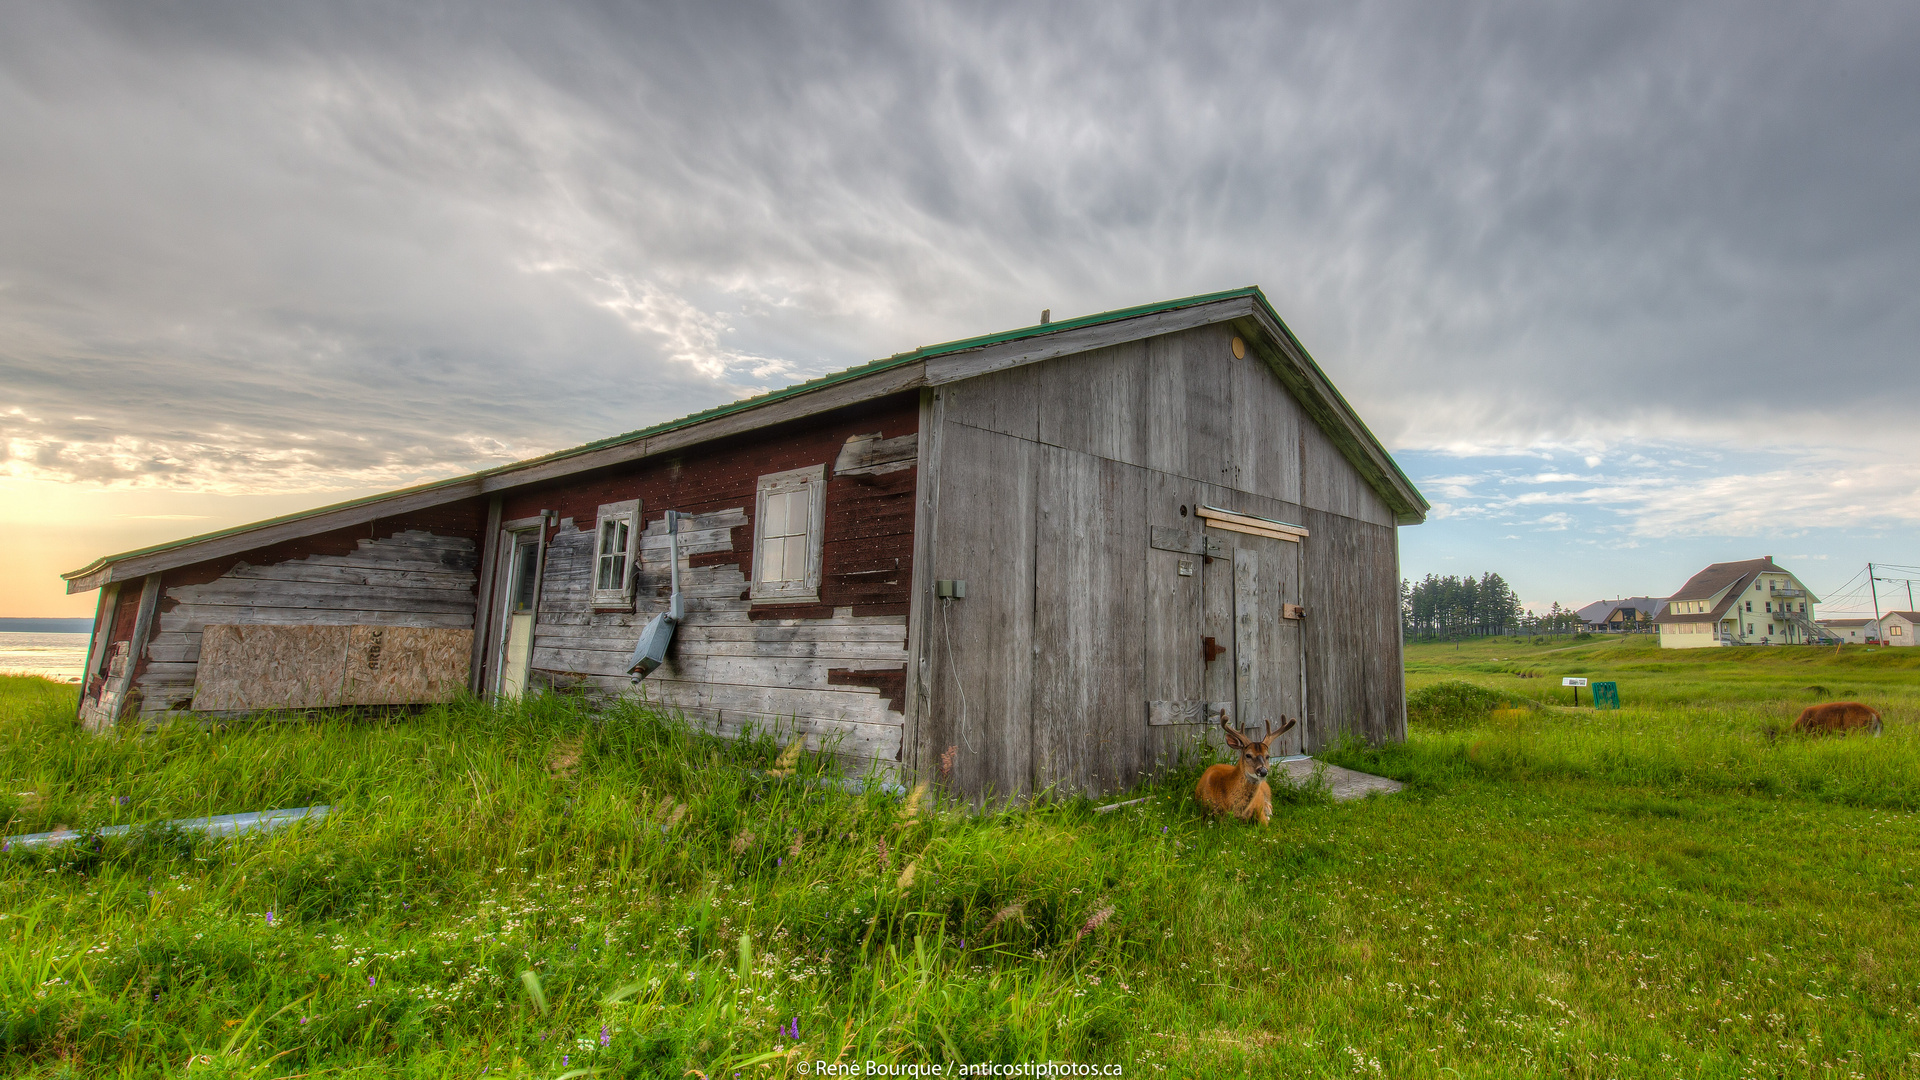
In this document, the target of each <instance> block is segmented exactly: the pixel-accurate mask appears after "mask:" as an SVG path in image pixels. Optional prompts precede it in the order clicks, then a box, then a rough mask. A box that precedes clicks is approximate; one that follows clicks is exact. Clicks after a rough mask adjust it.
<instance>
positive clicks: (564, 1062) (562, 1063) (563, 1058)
mask: <svg viewBox="0 0 1920 1080" xmlns="http://www.w3.org/2000/svg"><path fill="white" fill-rule="evenodd" d="M572 1056H573V1055H572V1054H561V1055H560V1067H561V1068H563V1069H564V1068H566V1067H567V1059H568V1058H570V1057H572Z"/></svg>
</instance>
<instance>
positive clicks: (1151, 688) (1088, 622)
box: [918, 326, 1406, 796]
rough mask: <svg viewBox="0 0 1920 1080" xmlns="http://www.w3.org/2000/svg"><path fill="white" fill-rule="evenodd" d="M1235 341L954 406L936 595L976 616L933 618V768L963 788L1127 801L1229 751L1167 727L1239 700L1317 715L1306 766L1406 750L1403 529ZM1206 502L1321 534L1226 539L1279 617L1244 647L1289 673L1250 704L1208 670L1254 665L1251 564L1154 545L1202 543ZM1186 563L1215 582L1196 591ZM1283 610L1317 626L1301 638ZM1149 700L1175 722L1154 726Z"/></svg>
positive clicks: (926, 724) (1201, 337)
mask: <svg viewBox="0 0 1920 1080" xmlns="http://www.w3.org/2000/svg"><path fill="white" fill-rule="evenodd" d="M1232 338H1233V331H1232V329H1231V328H1230V327H1227V326H1214V327H1202V328H1199V329H1193V330H1185V331H1181V332H1179V333H1175V334H1169V335H1165V336H1162V337H1157V338H1151V339H1148V340H1145V341H1139V342H1132V343H1126V344H1121V345H1115V346H1108V347H1104V348H1100V349H1097V350H1094V351H1092V352H1088V353H1084V354H1080V355H1076V356H1067V357H1060V358H1057V359H1050V360H1045V361H1041V362H1038V363H1035V364H1031V365H1027V366H1025V367H1021V368H1016V369H1011V370H1003V371H995V372H991V373H989V374H985V375H982V376H979V377H977V378H974V379H970V380H967V381H963V382H958V383H954V384H951V385H948V386H944V387H941V388H939V389H938V390H937V391H936V393H937V394H939V395H940V396H941V397H942V398H943V400H942V402H941V408H940V410H939V413H940V419H939V420H938V429H939V431H938V438H939V439H940V440H941V446H942V455H941V459H940V461H939V463H938V464H937V465H936V466H935V469H936V474H935V475H934V476H930V477H929V478H928V479H927V480H926V481H925V482H927V483H930V484H934V485H935V491H934V493H933V494H932V495H931V497H930V498H931V502H932V505H933V509H932V519H933V520H932V523H931V539H930V550H931V555H930V559H931V562H932V564H933V565H932V566H931V567H930V568H929V570H928V582H927V587H928V588H930V587H931V582H932V580H933V579H940V578H959V579H963V580H966V581H967V582H968V596H967V598H966V599H964V600H953V601H938V600H933V599H932V598H931V597H930V596H929V597H928V598H926V600H925V601H924V602H926V603H929V604H933V605H936V606H935V607H933V608H932V609H931V610H932V612H933V614H932V617H931V618H930V619H929V621H928V630H929V633H928V635H927V640H926V642H924V643H923V644H922V645H921V652H920V653H919V654H918V655H920V656H922V657H923V661H924V663H925V664H926V671H927V672H928V675H927V682H928V687H929V697H928V700H927V703H926V715H925V716H924V717H923V718H922V719H921V725H922V732H923V735H924V738H923V750H922V753H921V755H920V762H921V764H922V767H923V768H924V767H926V765H928V764H931V763H933V762H935V761H937V758H938V756H939V754H940V752H941V751H942V750H943V749H944V748H946V747H948V746H955V747H958V748H959V750H958V751H957V758H958V761H957V764H956V767H955V770H954V773H953V775H952V776H951V777H950V782H951V783H952V784H953V785H954V786H955V787H956V788H957V789H959V790H962V791H967V792H970V793H972V794H974V795H976V796H977V795H980V794H982V793H985V792H987V791H989V790H990V791H992V792H993V793H995V794H997V795H1009V796H1018V795H1025V794H1030V793H1033V792H1036V791H1039V790H1042V789H1045V788H1047V787H1048V786H1052V787H1054V789H1055V790H1056V791H1058V792H1061V793H1075V792H1089V793H1099V792H1105V791H1112V790H1117V789H1121V788H1124V787H1126V786H1127V785H1129V784H1131V783H1133V782H1134V781H1136V780H1137V779H1139V778H1140V777H1141V776H1142V775H1143V774H1145V773H1147V772H1149V771H1150V770H1152V769H1154V768H1156V767H1157V766H1158V765H1160V764H1161V763H1163V762H1165V761H1167V760H1168V759H1170V758H1171V757H1172V756H1173V755H1174V754H1176V753H1177V752H1179V751H1180V750H1181V749H1183V748H1186V747H1190V746H1191V745H1192V743H1193V742H1194V741H1195V740H1206V741H1209V742H1212V743H1215V744H1216V745H1217V743H1218V736H1217V732H1210V731H1209V730H1208V729H1207V728H1206V727H1204V726H1202V725H1193V724H1179V723H1166V722H1164V721H1165V719H1166V718H1167V717H1170V716H1175V715H1188V714H1190V713H1191V712H1192V709H1191V708H1189V707H1187V706H1181V705H1179V704H1177V703H1181V702H1186V703H1192V702H1204V701H1216V702H1217V701H1223V700H1233V699H1234V698H1235V697H1236V689H1238V691H1239V694H1240V696H1243V697H1246V698H1247V699H1248V700H1249V701H1250V702H1255V703H1258V702H1260V701H1262V700H1263V699H1262V698H1261V697H1260V693H1266V694H1267V695H1268V696H1269V697H1271V699H1272V700H1271V701H1270V702H1268V703H1267V704H1269V705H1271V706H1272V707H1273V709H1276V710H1278V711H1281V712H1285V713H1286V714H1288V715H1297V714H1298V712H1299V711H1304V713H1305V716H1304V718H1303V722H1302V725H1301V730H1300V732H1299V733H1298V735H1290V736H1289V737H1288V739H1287V740H1286V742H1287V743H1288V744H1290V747H1289V748H1291V746H1298V747H1302V748H1304V749H1305V750H1306V751H1307V752H1316V751H1319V750H1321V749H1324V748H1326V747H1328V746H1330V745H1332V744H1334V743H1336V742H1337V741H1338V740H1339V739H1340V738H1342V737H1344V736H1346V735H1357V736H1359V737H1362V738H1366V739H1369V740H1373V741H1380V740H1386V739H1397V738H1403V737H1404V736H1405V729H1406V718H1405V708H1404V704H1405V703H1404V698H1403V686H1402V676H1401V670H1400V663H1401V657H1400V634H1399V601H1398V596H1399V592H1398V582H1399V564H1398V546H1397V536H1396V533H1395V527H1394V525H1393V524H1392V522H1393V515H1392V514H1391V513H1390V512H1389V511H1388V510H1387V508H1386V505H1385V503H1384V502H1383V501H1382V500H1381V499H1380V497H1379V496H1378V495H1377V494H1376V493H1375V492H1374V491H1373V489H1372V488H1371V487H1370V486H1368V485H1367V483H1366V482H1365V481H1364V480H1363V479H1362V477H1361V475H1360V474H1359V473H1358V472H1357V471H1356V470H1355V469H1354V468H1353V467H1352V466H1351V465H1350V464H1349V463H1348V462H1347V461H1346V459H1345V458H1344V457H1342V456H1341V455H1340V453H1339V452H1338V450H1337V449H1336V448H1335V447H1334V444H1333V443H1332V441H1331V440H1329V439H1327V438H1326V437H1325V436H1324V435H1323V434H1322V433H1321V432H1320V430H1319V428H1318V427H1317V425H1316V424H1314V423H1313V422H1312V421H1310V420H1308V419H1307V418H1306V415H1305V413H1304V412H1303V410H1302V409H1301V408H1299V406H1298V405H1297V404H1296V402H1295V401H1294V399H1293V398H1292V396H1291V395H1290V394H1289V393H1288V391H1287V390H1286V389H1285V387H1284V386H1283V385H1282V384H1281V383H1280V381H1279V379H1278V378H1276V377H1275V376H1274V375H1273V373H1272V372H1270V371H1269V370H1267V368H1266V367H1265V365H1264V364H1263V363H1262V362H1260V361H1259V360H1258V359H1256V358H1255V357H1254V356H1253V355H1251V354H1250V355H1249V356H1248V357H1247V358H1245V359H1243V360H1236V359H1235V358H1234V357H1233V355H1232V352H1231V345H1230V343H1231V341H1232ZM1203 503H1204V504H1209V505H1213V506H1219V507H1223V508H1226V509H1230V510H1236V511H1240V512H1244V513H1250V514H1255V515H1259V516H1262V517H1269V518H1275V519H1278V520H1281V521H1290V522H1294V523H1296V524H1299V525H1301V526H1304V527H1305V528H1307V529H1308V530H1309V531H1310V532H1311V534H1312V535H1311V536H1310V537H1309V538H1308V539H1307V540H1306V541H1305V543H1304V544H1301V545H1293V544H1289V543H1286V542H1284V541H1257V538H1252V537H1245V536H1235V534H1231V533H1225V532H1218V531H1215V530H1208V531H1207V535H1210V536H1218V537H1221V538H1222V539H1223V540H1224V541H1225V542H1227V543H1228V544H1230V545H1232V548H1238V547H1242V546H1244V547H1246V548H1248V549H1249V550H1252V549H1254V548H1255V547H1258V548H1259V550H1260V555H1259V559H1258V563H1259V566H1258V572H1256V569H1255V567H1254V565H1253V563H1249V562H1245V561H1244V557H1243V566H1244V567H1245V569H1244V570H1243V573H1250V574H1252V576H1251V577H1250V578H1247V579H1246V580H1245V582H1244V583H1243V592H1244V591H1245V590H1248V589H1250V590H1252V593H1251V594H1249V595H1253V596H1257V598H1258V599H1257V605H1256V606H1257V607H1258V608H1259V609H1260V610H1261V611H1266V609H1269V608H1271V609H1275V610H1273V611H1270V612H1267V614H1266V615H1257V616H1255V619H1254V623H1253V625H1251V626H1249V627H1248V628H1246V630H1245V632H1244V635H1243V636H1244V637H1245V639H1246V640H1247V641H1248V643H1249V645H1250V647H1253V648H1256V649H1262V650H1263V651H1261V652H1258V653H1256V654H1253V655H1254V658H1255V661H1256V663H1257V664H1258V665H1261V670H1262V671H1263V672H1265V673H1264V674H1262V675H1260V676H1259V677H1258V678H1255V679H1251V680H1249V679H1247V678H1243V679H1241V680H1240V681H1241V682H1242V683H1243V684H1244V685H1242V686H1240V687H1238V688H1236V678H1235V675H1236V670H1235V663H1234V657H1233V654H1232V653H1231V652H1229V653H1228V654H1226V655H1225V656H1223V657H1221V659H1220V660H1218V661H1216V662H1215V663H1212V664H1208V663H1206V662H1205V661H1204V658H1203V655H1202V651H1201V639H1202V638H1203V637H1206V636H1212V637H1215V638H1216V639H1217V640H1218V641H1219V643H1220V644H1221V645H1222V646H1223V647H1227V648H1229V649H1230V648H1231V647H1232V643H1233V640H1234V637H1235V634H1236V626H1235V577H1234V572H1233V561H1232V557H1231V549H1230V550H1229V553H1228V558H1227V559H1225V560H1220V559H1216V560H1215V561H1214V565H1207V564H1206V563H1205V562H1204V556H1194V555H1186V554H1181V553H1179V552H1176V551H1169V550H1159V549H1155V548H1153V547H1151V546H1150V545H1149V535H1150V533H1151V531H1152V530H1153V529H1154V528H1156V527H1158V528H1161V529H1175V530H1187V531H1189V532H1191V533H1194V534H1199V533H1201V531H1202V528H1201V522H1200V521H1199V519H1198V518H1196V517H1194V516H1193V511H1194V509H1195V508H1196V507H1197V506H1198V505H1200V504H1203ZM1182 506H1185V507H1186V508H1187V511H1188V513H1187V514H1186V515H1184V516H1183V515H1182V514H1181V513H1180V509H1181V507H1182ZM1243 540H1244V541H1246V542H1247V543H1246V544H1244V545H1243V544H1240V543H1239V541H1243ZM1182 559H1189V560H1191V559H1200V560H1201V563H1200V565H1199V566H1197V567H1195V573H1194V574H1193V575H1191V576H1182V575H1180V573H1179V567H1180V563H1181V560H1182ZM1222 563H1224V565H1222ZM1282 600H1284V601H1286V602H1290V603H1291V602H1297V603H1300V604H1302V605H1304V606H1305V608H1306V611H1307V618H1306V619H1305V620H1281V619H1279V618H1278V612H1277V608H1278V604H1279V602H1280V601H1282ZM1244 604H1245V598H1243V607H1244ZM1260 643H1265V644H1264V645H1262V644H1260ZM1269 652H1271V653H1273V654H1274V655H1273V656H1268V655H1267V653H1269ZM1302 666H1304V669H1305V683H1306V686H1305V692H1304V697H1305V702H1304V710H1302V702H1301V700H1300V699H1301V696H1302V694H1301V690H1300V688H1299V683H1300V681H1301V677H1300V670H1301V668H1302ZM1282 676H1284V677H1285V679H1286V680H1287V683H1288V685H1286V686H1285V687H1281V686H1279V684H1278V683H1274V688H1273V689H1271V690H1269V691H1260V692H1258V693H1257V692H1256V691H1255V689H1254V688H1255V686H1256V685H1258V686H1265V685H1266V683H1268V682H1272V681H1273V680H1274V679H1276V678H1281V677H1282ZM961 691H964V693H962V692H961ZM1149 701H1159V702H1162V703H1163V706H1162V710H1161V718H1162V720H1163V722H1162V723H1159V724H1149V723H1148V705H1147V703H1148V702H1149ZM1183 709H1184V710H1185V711H1184V712H1183V711H1182V710H1183ZM963 716H964V721H965V725H966V726H965V731H964V732H963V731H962V721H963ZM1253 719H1254V720H1255V722H1257V721H1258V719H1259V718H1258V717H1255V718H1253ZM963 735H964V736H965V737H964V738H963V737H962V736H963ZM1296 740H1297V741H1296Z"/></svg>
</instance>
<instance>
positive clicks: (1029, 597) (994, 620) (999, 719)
mask: <svg viewBox="0 0 1920 1080" xmlns="http://www.w3.org/2000/svg"><path fill="white" fill-rule="evenodd" d="M940 443H941V445H940V465H939V470H940V471H939V474H938V476H937V478H935V479H933V480H931V481H930V482H931V484H932V485H933V487H934V489H935V490H936V491H937V492H938V499H939V501H938V503H937V506H936V512H937V513H938V515H939V518H938V524H937V531H936V533H935V535H936V537H937V540H936V542H935V543H934V545H933V550H932V554H931V556H930V557H929V559H928V560H927V562H926V563H925V564H924V565H925V566H926V567H927V570H928V573H929V574H930V575H932V576H934V577H939V578H952V579H959V580H963V581H965V582H967V598H966V599H965V600H935V599H933V598H932V597H931V596H930V595H928V596H925V598H924V601H923V602H924V603H925V605H926V608H927V620H928V621H927V624H926V627H927V628H926V634H925V637H924V639H923V640H924V641H925V642H926V644H925V646H924V648H925V650H926V653H925V655H926V656H927V659H928V660H929V664H928V665H927V681H926V689H927V695H928V699H929V709H928V713H927V716H926V719H925V722H924V723H923V725H922V731H921V734H920V736H919V746H920V750H919V753H920V754H921V755H922V757H924V758H925V759H926V761H925V762H923V764H922V768H923V769H930V768H932V767H933V765H934V763H936V762H937V761H938V760H939V759H940V757H941V755H943V754H945V753H946V752H947V750H948V748H950V747H952V748H954V750H953V755H954V761H953V767H952V772H951V773H950V774H949V775H948V776H947V777H946V781H947V782H948V783H949V784H951V785H952V786H953V787H954V788H956V789H957V790H960V791H964V792H968V793H970V794H972V795H975V796H976V797H978V796H981V795H985V794H989V793H990V794H991V796H992V797H994V798H996V799H1000V798H1009V799H1017V798H1021V797H1024V796H1026V795H1028V794H1030V793H1031V792H1032V791H1033V790H1034V788H1033V786H1032V784H1033V774H1032V770H1031V767H1030V766H1031V758H1032V753H1033V749H1032V743H1033V714H1032V711H1031V710H1032V708H1033V692H1032V687H1033V665H1034V655H1033V643H1034V641H1035V638H1034V633H1035V630H1034V513H1035V509H1034V508H1035V489H1034V483H1035V469H1036V455H1037V453H1038V451H1039V447H1038V446H1037V445H1036V444H1034V443H1032V442H1028V441H1026V440H1023V439H1016V438H1012V437H1010V436H1007V435H1002V434H999V433H996V432H991V431H987V430H984V429H981V428H976V427H970V426H968V425H964V424H952V423H948V424H943V425H942V426H941V428H940ZM926 584H927V586H928V589H929V592H930V591H931V585H932V580H931V578H929V579H928V580H927V581H926Z"/></svg>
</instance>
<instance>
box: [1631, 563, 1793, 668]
mask: <svg viewBox="0 0 1920 1080" xmlns="http://www.w3.org/2000/svg"><path fill="white" fill-rule="evenodd" d="M1819 602H1820V598H1819V597H1817V596H1815V595H1813V593H1812V591H1810V590H1809V589H1808V588H1807V587H1806V585H1804V584H1802V583H1801V581H1800V579H1799V578H1797V577H1795V576H1794V575H1793V572H1792V571H1790V570H1787V569H1785V568H1784V567H1781V566H1779V565H1778V564H1776V563H1775V562H1774V561H1773V556H1771V555H1768V556H1766V557H1765V558H1760V559H1748V560H1746V561H1744V562H1729V563H1714V564H1713V565H1711V566H1709V567H1707V568H1706V569H1705V570H1702V571H1700V572H1699V573H1697V574H1695V575H1693V576H1692V577H1691V578H1688V579H1687V583H1686V584H1685V585H1682V586H1681V587H1680V591H1678V592H1676V593H1674V594H1673V595H1672V596H1670V597H1668V598H1667V607H1666V610H1665V611H1663V612H1662V613H1661V614H1660V616H1659V619H1658V621H1659V624H1660V647H1661V648H1664V649H1704V648H1709V647H1712V646H1716V645H1797V644H1804V643H1806V642H1810V641H1824V640H1828V639H1829V638H1830V636H1831V635H1829V634H1828V633H1827V632H1826V631H1825V630H1824V629H1822V628H1821V627H1820V626H1819V625H1817V624H1816V623H1815V622H1814V621H1813V607H1814V605H1815V604H1817V603H1819Z"/></svg>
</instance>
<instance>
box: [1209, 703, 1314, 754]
mask: <svg viewBox="0 0 1920 1080" xmlns="http://www.w3.org/2000/svg"><path fill="white" fill-rule="evenodd" d="M1280 719H1282V720H1285V721H1286V723H1284V724H1281V725H1280V730H1279V731H1275V730H1273V722H1272V721H1270V720H1263V721H1261V722H1260V728H1261V732H1262V734H1261V738H1260V742H1261V743H1262V744H1263V745H1264V744H1266V743H1270V742H1272V741H1273V740H1274V739H1275V738H1276V737H1278V736H1281V735H1285V734H1286V733H1287V732H1289V731H1292V730H1293V728H1294V725H1296V724H1298V723H1299V722H1300V721H1299V720H1298V719H1295V718H1294V717H1291V716H1285V715H1282V716H1281V717H1280ZM1220 730H1221V731H1224V732H1226V733H1227V745H1229V746H1232V747H1235V748H1236V749H1237V748H1238V747H1240V746H1242V745H1244V744H1246V743H1249V742H1252V741H1253V740H1251V739H1249V738H1247V734H1246V732H1244V731H1235V730H1234V729H1233V728H1232V727H1230V726H1228V724H1227V710H1225V709H1221V710H1220Z"/></svg>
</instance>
